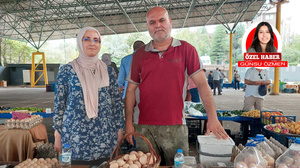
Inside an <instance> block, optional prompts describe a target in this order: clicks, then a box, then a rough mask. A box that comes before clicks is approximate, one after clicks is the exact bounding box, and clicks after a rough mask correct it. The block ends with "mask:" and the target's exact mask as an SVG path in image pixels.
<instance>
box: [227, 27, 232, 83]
mask: <svg viewBox="0 0 300 168" xmlns="http://www.w3.org/2000/svg"><path fill="white" fill-rule="evenodd" d="M229 35H230V47H229V75H228V83H231V80H232V36H233V33H232V31H231V32H230V34H229Z"/></svg>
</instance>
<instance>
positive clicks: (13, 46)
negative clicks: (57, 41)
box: [1, 39, 36, 64]
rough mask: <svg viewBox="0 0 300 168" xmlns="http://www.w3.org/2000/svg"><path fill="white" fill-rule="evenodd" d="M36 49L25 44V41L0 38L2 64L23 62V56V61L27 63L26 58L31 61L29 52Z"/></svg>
mask: <svg viewBox="0 0 300 168" xmlns="http://www.w3.org/2000/svg"><path fill="white" fill-rule="evenodd" d="M35 51H36V50H35V49H34V48H33V47H31V46H29V45H26V43H25V42H21V41H16V40H10V39H2V42H1V60H2V63H3V64H11V63H23V62H24V56H25V61H26V63H28V60H30V61H31V53H32V52H35Z"/></svg>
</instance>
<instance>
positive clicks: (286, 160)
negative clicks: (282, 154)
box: [285, 158, 294, 166]
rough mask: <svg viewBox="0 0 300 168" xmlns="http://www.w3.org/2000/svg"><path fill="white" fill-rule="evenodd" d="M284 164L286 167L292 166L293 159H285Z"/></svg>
mask: <svg viewBox="0 0 300 168" xmlns="http://www.w3.org/2000/svg"><path fill="white" fill-rule="evenodd" d="M285 164H287V165H288V166H289V165H292V164H294V159H292V158H286V159H285Z"/></svg>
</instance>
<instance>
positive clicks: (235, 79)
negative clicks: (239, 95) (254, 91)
mask: <svg viewBox="0 0 300 168" xmlns="http://www.w3.org/2000/svg"><path fill="white" fill-rule="evenodd" d="M234 71H235V72H234V75H233V82H234V89H235V90H236V89H237V88H238V89H239V90H240V81H241V76H240V74H239V72H238V71H236V70H234Z"/></svg>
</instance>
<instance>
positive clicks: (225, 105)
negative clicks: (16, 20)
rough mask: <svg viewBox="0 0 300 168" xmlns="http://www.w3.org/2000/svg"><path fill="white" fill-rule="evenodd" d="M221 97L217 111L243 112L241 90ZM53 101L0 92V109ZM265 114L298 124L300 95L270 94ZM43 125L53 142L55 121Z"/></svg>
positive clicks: (32, 93) (40, 94)
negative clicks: (293, 119)
mask: <svg viewBox="0 0 300 168" xmlns="http://www.w3.org/2000/svg"><path fill="white" fill-rule="evenodd" d="M222 94H223V95H220V96H219V95H217V96H214V99H215V104H216V107H217V110H241V109H242V108H243V101H244V95H245V92H243V91H242V90H234V89H232V88H231V89H225V88H224V89H223V93H222ZM53 99H54V93H53V92H46V89H45V88H23V87H7V88H0V106H5V107H39V108H51V109H53ZM263 110H272V111H273V110H276V111H277V110H281V111H283V113H284V114H285V115H294V116H296V120H300V94H296V93H280V94H279V95H269V94H268V95H266V97H265V101H264V109H263ZM0 120H1V119H0ZM2 120H3V119H2ZM43 124H44V125H46V127H47V131H48V137H49V141H50V142H53V130H52V118H45V119H44V121H43ZM223 126H224V128H225V129H230V130H231V134H234V135H239V132H240V124H239V123H235V122H231V121H224V122H223ZM192 151H193V152H194V151H195V150H194V149H192ZM192 155H194V154H192ZM195 155H197V154H195Z"/></svg>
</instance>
